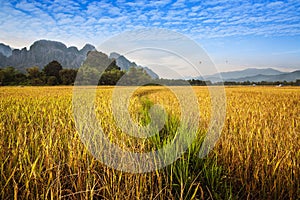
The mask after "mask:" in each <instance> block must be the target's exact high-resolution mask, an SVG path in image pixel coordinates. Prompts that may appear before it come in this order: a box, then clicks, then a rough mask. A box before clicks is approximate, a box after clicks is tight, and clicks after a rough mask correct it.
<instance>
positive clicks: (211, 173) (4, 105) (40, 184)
mask: <svg viewBox="0 0 300 200" xmlns="http://www.w3.org/2000/svg"><path fill="white" fill-rule="evenodd" d="M72 89H73V88H72V87H22V88H21V87H0V199H59V198H60V199H299V198H300V189H299V188H300V115H299V113H300V103H299V99H300V88H299V87H284V88H275V87H227V88H226V105H227V110H226V119H225V124H224V127H223V130H222V135H221V137H220V139H219V141H218V142H217V144H216V146H215V148H214V149H213V150H212V151H211V152H210V154H209V155H208V156H207V157H206V158H204V159H200V158H199V157H198V154H199V149H200V147H201V144H202V142H203V138H204V136H205V134H206V131H207V129H208V125H209V119H210V116H211V113H210V112H211V110H210V99H209V95H208V91H207V89H206V88H205V87H194V88H193V89H194V91H195V93H196V95H197V98H198V101H199V109H200V117H201V119H200V122H199V123H200V126H199V130H198V131H197V139H196V140H195V141H194V142H193V144H192V145H191V146H190V147H189V149H188V150H187V151H186V152H185V153H184V154H183V155H182V156H181V157H180V158H179V159H177V160H176V162H174V163H173V164H171V165H169V166H167V167H165V168H163V169H160V170H157V171H154V172H149V173H140V174H130V173H125V172H122V171H118V170H115V169H112V168H109V167H107V166H105V165H104V164H102V163H101V162H100V161H98V160H96V159H95V158H94V157H93V156H92V155H91V153H90V152H89V151H88V150H87V149H86V148H85V146H84V145H83V143H82V142H81V140H80V137H79V134H78V132H77V131H76V129H75V122H74V116H73V112H72V94H73V93H72V92H73V90H72ZM177 89H180V88H177ZM181 89H184V88H181ZM112 91H113V87H99V89H98V90H97V98H96V101H97V105H96V109H95V110H96V115H97V118H98V120H99V122H100V124H101V126H102V128H103V130H104V131H105V134H106V135H107V137H108V138H109V139H110V141H111V142H113V143H115V144H117V145H119V146H120V147H121V148H122V149H126V150H130V151H134V152H146V151H151V150H155V149H159V148H161V147H162V146H163V145H164V144H166V143H168V142H170V141H172V138H173V137H174V135H176V131H177V128H178V126H179V124H180V120H179V117H178V116H180V113H181V110H180V105H179V102H178V99H177V98H176V96H175V95H174V94H173V93H172V92H171V91H170V90H168V89H167V88H164V87H154V86H153V87H152V86H147V87H143V88H140V89H138V90H137V91H136V92H135V93H134V95H133V96H132V98H131V100H130V106H129V108H128V109H129V111H130V114H131V117H132V118H133V121H135V122H136V123H139V124H141V125H142V126H144V125H147V124H149V122H150V116H149V113H148V111H149V110H150V108H151V107H152V106H153V105H154V104H160V105H163V106H164V108H165V111H166V113H167V120H166V124H165V125H164V127H163V129H162V130H161V131H160V132H159V133H158V134H156V135H155V136H153V137H151V138H147V139H137V138H134V137H131V136H128V135H126V134H125V133H123V132H122V131H121V130H120V129H119V128H118V127H116V125H115V122H114V118H113V116H112V114H111V109H112V108H111V96H112ZM130 164H131V163H128V165H130Z"/></svg>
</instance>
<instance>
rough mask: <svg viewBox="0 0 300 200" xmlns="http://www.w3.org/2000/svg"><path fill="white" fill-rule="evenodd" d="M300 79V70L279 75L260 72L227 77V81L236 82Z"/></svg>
mask: <svg viewBox="0 0 300 200" xmlns="http://www.w3.org/2000/svg"><path fill="white" fill-rule="evenodd" d="M297 79H300V70H298V71H294V72H288V73H282V74H278V75H263V74H258V75H255V76H246V77H242V78H238V79H227V81H234V82H245V81H250V82H262V81H266V82H276V81H296V80H297Z"/></svg>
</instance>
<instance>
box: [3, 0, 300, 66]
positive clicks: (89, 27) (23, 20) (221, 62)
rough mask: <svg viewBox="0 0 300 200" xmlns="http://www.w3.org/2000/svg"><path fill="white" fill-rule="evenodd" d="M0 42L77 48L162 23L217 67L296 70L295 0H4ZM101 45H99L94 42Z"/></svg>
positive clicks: (298, 31)
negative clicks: (53, 42)
mask: <svg viewBox="0 0 300 200" xmlns="http://www.w3.org/2000/svg"><path fill="white" fill-rule="evenodd" d="M0 5H1V12H0V42H3V43H6V44H9V45H10V46H12V47H15V48H21V47H24V46H26V47H28V46H30V45H31V44H32V43H33V41H35V40H39V39H49V40H57V41H61V42H64V43H65V44H66V45H67V46H77V47H78V48H81V47H82V46H83V45H84V44H85V43H91V44H93V45H95V46H98V45H100V44H101V43H102V42H103V41H105V40H107V39H108V38H110V37H111V36H114V35H117V34H119V33H122V32H123V31H128V30H134V29H137V28H144V27H147V28H150V27H155V28H165V29H170V30H173V31H176V32H179V33H181V34H184V35H186V36H188V37H190V38H191V39H193V40H195V41H196V42H197V43H199V44H200V45H201V46H202V47H203V48H204V49H205V50H206V52H207V53H208V55H209V56H210V57H211V59H212V60H213V61H214V63H215V64H216V66H217V68H218V69H219V70H220V71H228V70H235V69H241V68H246V67H257V68H264V67H273V68H278V69H282V70H296V69H300V14H299V13H300V1H299V0H288V1H285V0H282V1H262V0H258V1H254V0H252V1H247V0H207V1H206V0H204V1H198V0H190V1H181V0H159V1H154V0H150V1H140V0H137V1H134V0H133V1H126V0H117V1H102V0H101V1H89V0H83V1H79V0H78V1H77V0H54V1H51V0H50V1H46V0H45V1H43V0H42V1H32V0H21V1H4V0H0ZM98 50H101V49H98Z"/></svg>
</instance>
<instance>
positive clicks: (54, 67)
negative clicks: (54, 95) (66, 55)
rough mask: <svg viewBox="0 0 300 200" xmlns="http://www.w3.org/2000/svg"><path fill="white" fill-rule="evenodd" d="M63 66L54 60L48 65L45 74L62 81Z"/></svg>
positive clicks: (44, 70)
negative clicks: (61, 71) (60, 76)
mask: <svg viewBox="0 0 300 200" xmlns="http://www.w3.org/2000/svg"><path fill="white" fill-rule="evenodd" d="M62 69H63V68H62V66H61V64H60V63H59V62H57V61H56V60H53V61H52V62H50V63H49V64H47V65H46V66H45V67H44V69H43V72H44V73H45V75H46V76H55V77H56V79H57V80H58V82H59V80H60V78H59V71H60V70H62Z"/></svg>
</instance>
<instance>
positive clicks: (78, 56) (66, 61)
mask: <svg viewBox="0 0 300 200" xmlns="http://www.w3.org/2000/svg"><path fill="white" fill-rule="evenodd" d="M94 50H96V48H95V47H94V46H93V45H90V44H86V45H85V46H84V47H83V48H82V49H80V50H78V49H77V48H76V47H67V46H66V45H65V44H63V43H61V42H57V41H50V40H38V41H36V42H34V43H33V44H32V45H31V46H30V48H29V50H27V48H22V49H13V50H12V48H10V47H9V46H8V45H5V44H2V43H1V44H0V68H1V67H7V66H13V67H15V68H16V69H19V70H20V71H23V72H24V71H25V69H26V68H29V67H32V66H38V67H39V68H40V69H42V68H43V67H44V66H46V65H47V64H48V63H49V62H51V61H53V60H56V61H58V62H59V63H60V64H61V65H62V67H63V68H65V69H66V68H75V69H76V68H79V67H80V66H81V64H82V63H83V62H84V60H85V59H86V57H87V53H88V52H90V51H94ZM105 56H106V57H107V55H105ZM107 58H109V59H116V63H117V65H118V66H119V67H120V68H121V69H122V70H128V69H129V68H130V67H136V68H143V69H144V70H145V71H146V72H147V73H148V74H149V75H150V76H151V77H152V78H158V75H157V74H155V73H154V72H153V71H152V70H151V69H149V68H147V67H142V66H140V65H137V64H136V63H134V62H131V61H129V60H128V59H127V58H126V57H124V56H122V55H120V54H118V53H111V54H110V56H109V57H107ZM103 59H104V58H103Z"/></svg>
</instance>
